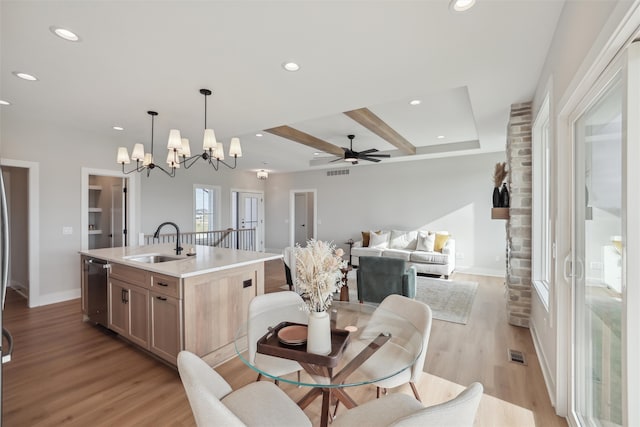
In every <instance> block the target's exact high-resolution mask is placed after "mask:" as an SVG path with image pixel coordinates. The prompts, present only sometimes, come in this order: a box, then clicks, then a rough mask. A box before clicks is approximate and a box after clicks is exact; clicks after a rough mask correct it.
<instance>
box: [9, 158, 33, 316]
mask: <svg viewBox="0 0 640 427" xmlns="http://www.w3.org/2000/svg"><path fill="white" fill-rule="evenodd" d="M0 165H2V166H10V167H17V168H25V169H28V172H29V178H28V179H29V307H30V308H32V307H38V306H39V305H42V301H41V298H40V164H39V163H36V162H27V161H23V160H11V159H0Z"/></svg>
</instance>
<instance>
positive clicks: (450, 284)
mask: <svg viewBox="0 0 640 427" xmlns="http://www.w3.org/2000/svg"><path fill="white" fill-rule="evenodd" d="M477 290H478V283H477V282H465V281H462V280H444V279H434V278H431V277H418V281H417V283H416V299H417V300H419V301H422V302H424V303H425V304H427V305H428V306H429V307H431V311H432V312H433V318H434V319H438V320H444V321H447V322H453V323H461V324H463V325H466V324H467V321H468V320H469V315H470V314H471V308H472V307H473V300H474V299H475V296H476V291H477Z"/></svg>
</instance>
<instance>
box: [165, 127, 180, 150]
mask: <svg viewBox="0 0 640 427" xmlns="http://www.w3.org/2000/svg"><path fill="white" fill-rule="evenodd" d="M181 148H182V138H181V137H180V131H179V130H178V129H171V130H170V131H169V142H167V149H169V150H179V149H181Z"/></svg>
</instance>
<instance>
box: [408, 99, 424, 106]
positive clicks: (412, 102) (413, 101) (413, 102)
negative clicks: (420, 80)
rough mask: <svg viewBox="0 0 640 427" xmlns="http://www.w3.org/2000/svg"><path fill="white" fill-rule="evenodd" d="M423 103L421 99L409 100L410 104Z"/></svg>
mask: <svg viewBox="0 0 640 427" xmlns="http://www.w3.org/2000/svg"><path fill="white" fill-rule="evenodd" d="M421 103H422V101H420V100H419V99H414V100H412V101H409V104H410V105H420V104H421Z"/></svg>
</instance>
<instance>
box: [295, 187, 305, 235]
mask: <svg viewBox="0 0 640 427" xmlns="http://www.w3.org/2000/svg"><path fill="white" fill-rule="evenodd" d="M294 210H295V226H294V230H295V233H294V240H295V244H296V245H300V246H305V245H306V244H307V240H308V239H307V234H308V233H307V228H308V225H307V193H297V194H296V196H295V207H294Z"/></svg>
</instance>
